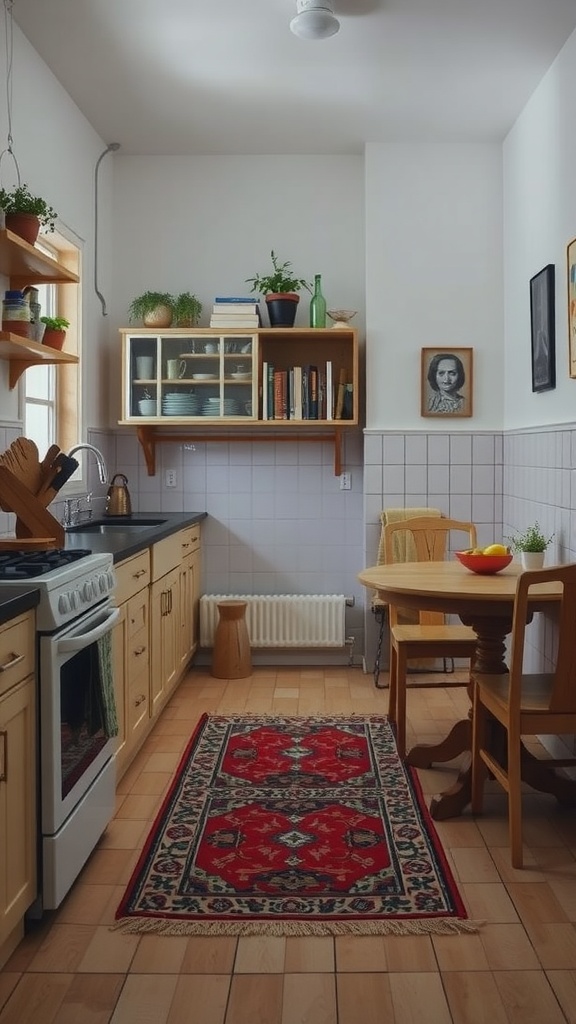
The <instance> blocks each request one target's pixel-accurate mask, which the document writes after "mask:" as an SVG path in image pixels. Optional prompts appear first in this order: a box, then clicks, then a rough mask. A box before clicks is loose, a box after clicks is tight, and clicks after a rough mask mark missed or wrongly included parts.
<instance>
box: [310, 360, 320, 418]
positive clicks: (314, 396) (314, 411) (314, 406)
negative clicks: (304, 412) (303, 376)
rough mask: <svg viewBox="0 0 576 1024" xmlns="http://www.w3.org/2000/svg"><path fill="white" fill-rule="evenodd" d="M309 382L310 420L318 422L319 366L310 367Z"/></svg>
mask: <svg viewBox="0 0 576 1024" xmlns="http://www.w3.org/2000/svg"><path fill="white" fill-rule="evenodd" d="M309 381H310V384H309V388H310V410H309V415H308V419H310V420H317V419H318V367H317V366H311V367H310V377H309Z"/></svg>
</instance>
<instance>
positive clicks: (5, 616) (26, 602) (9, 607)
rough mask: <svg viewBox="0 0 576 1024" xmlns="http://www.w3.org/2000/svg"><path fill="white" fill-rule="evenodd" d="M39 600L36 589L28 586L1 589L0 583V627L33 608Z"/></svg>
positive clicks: (38, 593) (38, 592)
mask: <svg viewBox="0 0 576 1024" xmlns="http://www.w3.org/2000/svg"><path fill="white" fill-rule="evenodd" d="M39 600H40V591H39V590H38V588H37V587H36V588H35V587H34V586H30V585H24V584H23V585H22V586H21V587H13V586H9V587H3V586H2V584H1V583H0V626H3V625H4V623H5V622H10V620H11V619H16V618H17V617H18V616H19V615H22V614H23V613H24V612H27V611H30V609H31V608H35V607H36V605H37V604H38V601H39Z"/></svg>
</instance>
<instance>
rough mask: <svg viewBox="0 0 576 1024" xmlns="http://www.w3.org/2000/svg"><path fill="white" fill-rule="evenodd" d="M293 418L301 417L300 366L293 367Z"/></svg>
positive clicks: (299, 418)
mask: <svg viewBox="0 0 576 1024" xmlns="http://www.w3.org/2000/svg"><path fill="white" fill-rule="evenodd" d="M294 419H295V420H301V419H302V367H301V366H295V367H294Z"/></svg>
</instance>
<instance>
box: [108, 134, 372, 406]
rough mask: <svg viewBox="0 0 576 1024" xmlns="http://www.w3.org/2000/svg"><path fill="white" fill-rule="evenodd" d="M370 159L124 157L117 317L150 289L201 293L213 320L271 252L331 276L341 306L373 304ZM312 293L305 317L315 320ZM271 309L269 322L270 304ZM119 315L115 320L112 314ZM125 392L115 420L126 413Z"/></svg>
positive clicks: (245, 288) (119, 166)
mask: <svg viewBox="0 0 576 1024" xmlns="http://www.w3.org/2000/svg"><path fill="white" fill-rule="evenodd" d="M363 175H364V162H363V159H362V157H359V156H357V157H350V156H343V157H298V156H296V157H291V156H287V157H278V156H274V157H272V156H271V157H266V156H265V157H222V156H220V157H219V156H216V157H170V156H167V157H132V156H126V157H123V156H122V154H121V153H119V154H118V157H117V160H116V167H115V177H114V228H113V252H114V298H113V304H112V306H113V319H114V321H115V324H116V326H117V327H119V326H126V324H127V320H128V318H127V310H128V305H129V303H130V301H131V299H132V298H134V296H136V295H139V294H141V293H142V292H144V291H147V290H152V291H168V292H172V293H174V292H180V291H187V290H189V291H191V292H193V293H195V294H196V295H197V296H198V297H199V298H200V300H201V302H202V303H203V306H204V309H203V314H202V318H201V323H202V324H203V325H207V324H208V322H209V318H210V312H211V306H212V302H213V300H214V297H215V295H218V294H220V295H230V294H232V295H244V294H249V293H250V285H248V284H246V278H249V277H252V276H254V275H255V274H256V273H260V274H262V273H267V272H268V270H269V269H270V270H272V264H271V261H270V250H271V249H274V251H275V252H276V254H277V256H278V258H279V260H280V262H284V261H285V260H290V261H291V262H292V266H293V269H294V271H295V273H296V275H297V276H298V277H304V278H306V279H307V280H309V281H310V280H312V279H313V277H314V274H318V273H319V274H321V275H322V288H323V292H324V295H325V297H326V300H327V303H328V308H329V309H338V308H340V309H342V308H346V309H356V310H358V311H359V312H358V316H357V317H356V319H355V321H354V324H355V325H357V326H358V328H359V329H360V331H361V332H362V331H363V326H364V306H365V297H364V295H365V293H364V282H365V266H364V177H363ZM309 301H310V295H309V294H308V293H307V292H306V291H303V292H302V293H301V299H300V305H299V309H298V314H297V320H296V323H297V324H303V325H305V324H307V323H308V307H309ZM262 307H263V308H262V311H263V315H264V317H265V322H267V319H266V312H265V303H263V304H262ZM111 319H112V317H111ZM119 413H120V406H119V395H118V394H117V390H116V391H115V393H114V397H113V414H112V422H114V421H115V420H117V419H118V418H119Z"/></svg>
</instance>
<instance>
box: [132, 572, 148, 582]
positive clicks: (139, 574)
mask: <svg viewBox="0 0 576 1024" xmlns="http://www.w3.org/2000/svg"><path fill="white" fill-rule="evenodd" d="M145 575H146V569H138V572H133V573H132V578H133V579H135V580H139V579H140V577H141V576H145Z"/></svg>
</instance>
